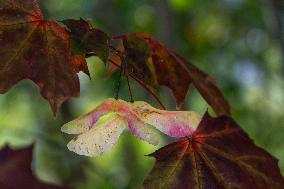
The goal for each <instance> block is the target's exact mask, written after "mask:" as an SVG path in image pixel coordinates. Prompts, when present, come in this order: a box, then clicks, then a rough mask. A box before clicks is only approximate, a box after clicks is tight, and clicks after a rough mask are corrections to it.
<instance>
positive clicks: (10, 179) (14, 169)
mask: <svg viewBox="0 0 284 189" xmlns="http://www.w3.org/2000/svg"><path fill="white" fill-rule="evenodd" d="M32 152H33V146H30V147H27V148H23V149H18V150H12V149H11V148H9V147H5V148H3V149H2V150H1V151H0V167H1V168H0V188H1V189H19V188H21V189H70V188H67V187H61V186H56V185H53V184H48V183H44V182H42V181H40V180H38V179H37V178H36V177H35V176H34V175H33V173H32V170H31V162H32V157H33V153H32Z"/></svg>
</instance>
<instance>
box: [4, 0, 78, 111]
mask: <svg viewBox="0 0 284 189" xmlns="http://www.w3.org/2000/svg"><path fill="white" fill-rule="evenodd" d="M70 41H71V40H70V34H69V32H68V31H67V30H66V29H64V28H63V27H61V26H60V25H59V24H58V23H57V22H55V21H47V20H44V18H43V16H42V13H41V10H40V9H39V6H38V2H37V1H36V0H32V1H31V0H29V1H28V0H27V1H22V0H0V56H1V60H0V93H5V92H7V91H8V90H9V89H10V88H11V87H12V86H14V85H15V84H16V83H18V82H19V81H21V80H23V79H30V80H32V81H33V82H35V83H36V84H37V86H38V88H39V90H40V92H41V95H42V96H43V97H44V98H45V99H47V100H48V101H49V103H50V105H51V107H52V110H53V113H54V115H55V114H56V112H57V110H58V109H59V107H60V106H61V104H62V103H63V102H64V101H65V100H66V99H68V98H70V97H77V96H79V92H80V85H79V79H78V76H77V71H79V70H77V69H76V65H75V66H74V65H73V63H74V60H72V58H73V57H72V56H71V44H70V43H71V42H70Z"/></svg>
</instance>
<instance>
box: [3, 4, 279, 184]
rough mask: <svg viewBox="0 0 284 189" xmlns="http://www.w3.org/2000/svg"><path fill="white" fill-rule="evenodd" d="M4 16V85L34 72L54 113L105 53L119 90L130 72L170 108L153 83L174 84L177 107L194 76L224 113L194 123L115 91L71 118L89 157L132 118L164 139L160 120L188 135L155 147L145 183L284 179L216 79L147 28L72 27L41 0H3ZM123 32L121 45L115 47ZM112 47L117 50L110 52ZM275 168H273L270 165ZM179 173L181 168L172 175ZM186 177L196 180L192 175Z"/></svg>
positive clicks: (137, 131)
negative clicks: (237, 118) (233, 112)
mask: <svg viewBox="0 0 284 189" xmlns="http://www.w3.org/2000/svg"><path fill="white" fill-rule="evenodd" d="M0 15H1V20H0V46H1V49H0V54H1V67H0V92H1V93H5V92H7V91H8V90H9V89H10V88H11V87H13V86H14V85H15V84H16V83H17V82H19V81H21V80H23V79H30V80H32V81H34V82H35V83H36V84H37V86H38V88H39V90H40V92H41V94H42V96H43V97H44V98H45V99H47V100H48V101H49V103H50V105H51V107H52V110H53V113H54V115H56V113H57V111H58V109H59V107H60V106H61V105H62V103H63V102H64V101H65V100H67V99H69V98H70V97H75V96H78V95H79V88H80V87H79V79H78V76H77V73H78V72H79V71H83V72H85V73H86V74H87V75H89V76H90V73H89V69H88V67H87V65H86V60H85V57H90V56H97V57H99V58H100V59H101V60H102V61H103V62H105V63H106V64H108V63H110V64H112V65H114V66H116V67H117V68H118V69H119V70H120V75H119V82H118V88H117V94H116V99H117V98H118V93H119V90H120V77H122V76H124V77H125V78H126V79H127V82H128V83H127V84H128V88H129V93H130V96H131V101H133V94H132V90H131V86H130V82H129V78H132V79H134V80H135V81H136V82H137V83H138V84H139V85H141V86H142V87H143V88H144V89H145V90H146V91H147V92H148V93H149V95H151V97H152V98H153V99H154V100H156V101H157V102H158V103H159V105H160V106H161V108H162V109H165V106H164V105H163V103H162V102H161V100H160V99H159V98H158V97H157V95H156V94H155V92H153V90H155V88H157V87H158V86H159V85H164V86H167V87H168V88H170V89H171V90H172V93H173V95H174V97H175V99H176V103H177V108H181V106H182V104H183V102H184V100H185V97H186V94H187V92H188V89H189V86H190V85H191V84H193V85H194V86H195V87H196V88H197V90H198V91H199V92H200V94H201V95H202V97H203V98H204V99H205V100H206V101H207V102H208V104H209V105H211V107H212V108H213V110H214V111H215V113H216V115H218V116H220V117H217V118H214V119H213V118H211V117H210V116H209V115H208V114H205V116H204V117H203V119H202V120H201V123H200V125H199V127H198V128H197V130H195V129H196V125H197V123H198V122H199V120H198V119H197V118H196V117H197V116H196V115H195V114H194V113H192V112H186V111H183V112H175V111H166V110H158V109H155V108H153V107H151V106H150V105H149V104H147V103H145V102H134V103H133V104H132V102H131V103H127V102H125V101H120V100H114V99H110V100H107V101H105V102H103V103H102V104H101V105H99V106H98V107H97V108H96V109H95V110H94V111H92V112H90V113H88V114H86V115H84V116H82V117H80V118H78V119H76V120H74V121H72V122H70V123H68V124H66V125H65V126H63V128H62V130H63V131H64V132H67V133H70V134H80V135H79V136H78V137H76V138H75V139H73V140H72V141H71V142H70V143H69V144H68V148H69V149H70V150H72V151H75V152H76V153H79V154H82V155H89V156H97V155H100V154H103V153H105V152H107V151H109V150H110V148H111V147H112V146H113V145H114V143H115V142H116V141H117V140H118V137H119V135H120V134H121V133H122V131H123V130H124V129H126V128H127V126H128V127H129V129H130V131H131V133H132V134H133V135H134V136H136V137H138V138H140V139H142V140H146V141H147V142H149V143H151V144H156V143H157V137H156V134H155V133H156V132H155V131H154V130H153V128H152V127H155V128H157V129H158V130H160V131H162V132H164V133H165V134H167V135H169V136H171V137H179V138H180V137H185V138H183V139H182V140H181V141H179V142H176V143H172V144H169V145H168V146H166V147H164V148H162V149H160V150H158V151H157V152H155V153H154V154H153V156H154V157H156V159H157V162H156V165H155V167H154V169H153V171H152V172H151V173H150V175H149V176H148V177H147V179H146V181H145V187H146V188H165V187H166V188H167V187H168V188H191V187H192V186H198V187H199V188H208V187H209V186H210V187H216V188H220V187H224V188H226V187H234V188H250V187H252V186H253V187H256V188H282V187H283V186H284V181H283V177H282V176H281V174H280V171H279V168H278V166H277V163H278V162H277V161H276V160H275V159H274V158H273V157H272V156H271V155H269V154H268V153H267V152H265V151H263V150H262V149H260V148H258V147H256V146H255V145H254V143H253V142H252V141H251V140H250V139H249V138H248V136H247V135H246V134H245V133H244V132H243V131H242V130H241V129H239V127H238V126H237V124H236V123H235V122H234V121H232V118H230V117H229V115H230V106H229V104H228V102H227V101H226V100H225V98H224V96H223V94H222V93H221V92H220V90H219V89H218V87H217V85H216V82H215V81H214V80H213V79H212V78H211V77H210V76H208V75H207V74H206V73H204V72H203V71H201V70H200V69H199V68H197V67H196V66H194V65H193V64H192V63H190V62H188V61H187V60H185V59H184V58H183V57H182V56H180V55H179V54H178V53H176V52H174V51H173V50H170V49H168V48H166V47H164V46H163V45H161V44H160V43H159V42H157V41H156V40H155V39H153V38H152V37H150V36H149V35H148V34H145V33H131V34H127V35H119V36H113V37H109V36H108V35H107V34H106V33H104V32H103V31H101V30H99V29H96V28H93V27H92V26H91V25H90V24H89V23H88V22H87V21H85V20H83V19H80V20H72V19H67V20H64V21H62V23H63V24H65V25H66V27H65V26H62V25H60V24H59V23H58V22H56V21H48V20H45V19H44V18H43V16H42V13H41V11H40V9H39V6H38V4H37V1H35V0H34V1H32V0H31V1H20V0H1V1H0ZM119 41H120V42H121V41H122V48H116V47H115V43H116V42H119ZM109 54H111V56H117V59H116V60H113V59H109ZM104 116H107V118H105V117H104ZM103 118H104V119H106V120H101V119H103ZM94 126H95V127H94ZM212 129H213V130H212ZM227 131H228V132H227ZM230 131H232V132H230ZM81 133H82V134H81ZM188 135H189V136H188ZM211 138H213V139H211ZM216 138H217V139H216ZM239 145H240V146H239ZM247 154H250V155H247ZM260 156H261V158H259V157H260ZM168 158H169V159H168ZM243 158H244V159H243ZM180 160H182V164H179V161H180ZM252 160H253V161H252ZM264 162H265V165H263V163H264ZM172 164H174V165H172ZM191 167H192V168H193V169H191ZM267 167H269V168H271V169H272V171H271V172H269V173H267V172H265V168H267ZM179 171H180V172H179ZM192 171H193V172H192ZM228 173H230V174H228ZM240 173H242V174H241V177H239V174H240ZM163 174H166V175H163ZM172 174H174V175H175V177H170V179H168V178H169V176H172ZM184 174H185V175H186V177H185V175H184ZM191 175H192V177H190V176H191ZM187 177H190V179H192V180H190V179H186V180H185V178H187ZM164 179H166V180H164Z"/></svg>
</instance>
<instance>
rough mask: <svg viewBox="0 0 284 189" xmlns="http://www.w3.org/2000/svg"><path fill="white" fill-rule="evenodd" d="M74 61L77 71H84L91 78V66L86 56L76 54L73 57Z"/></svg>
mask: <svg viewBox="0 0 284 189" xmlns="http://www.w3.org/2000/svg"><path fill="white" fill-rule="evenodd" d="M72 63H73V65H74V68H75V70H76V72H80V71H82V72H84V73H85V74H86V75H88V76H89V78H91V75H90V72H89V68H88V65H87V61H86V59H85V57H84V56H82V55H74V56H73V57H72Z"/></svg>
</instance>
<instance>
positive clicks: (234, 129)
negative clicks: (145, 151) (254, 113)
mask: <svg viewBox="0 0 284 189" xmlns="http://www.w3.org/2000/svg"><path fill="white" fill-rule="evenodd" d="M151 156H153V157H155V158H156V164H155V166H154V168H153V170H152V171H151V173H150V174H149V175H148V177H147V178H146V180H145V181H144V186H145V188H147V189H180V188H182V189H194V188H198V189H207V188H212V189H222V188H223V189H227V188H234V189H252V188H253V189H283V188H284V179H283V177H282V176H281V173H280V170H279V167H278V161H277V160H276V159H275V158H274V157H273V156H271V155H270V154H269V153H267V152H266V151H264V150H263V149H261V148H259V147H257V146H256V145H255V144H254V142H253V141H252V140H251V139H250V138H249V137H248V135H247V134H246V133H245V132H244V131H243V130H242V129H241V128H240V127H239V126H238V125H237V124H236V123H235V122H234V121H233V120H232V119H231V118H229V117H227V116H221V117H218V118H212V117H210V115H209V114H208V113H206V114H205V116H204V117H203V120H202V121H201V123H200V125H199V126H198V128H197V130H196V131H195V132H194V133H193V135H192V136H190V137H188V138H184V139H183V140H181V141H178V142H174V143H172V144H169V145H167V146H165V147H163V148H161V149H159V150H158V151H156V152H154V153H153V154H151Z"/></svg>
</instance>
